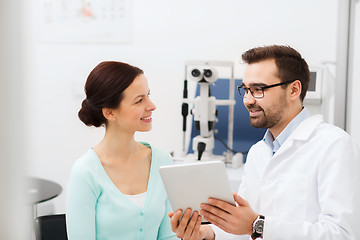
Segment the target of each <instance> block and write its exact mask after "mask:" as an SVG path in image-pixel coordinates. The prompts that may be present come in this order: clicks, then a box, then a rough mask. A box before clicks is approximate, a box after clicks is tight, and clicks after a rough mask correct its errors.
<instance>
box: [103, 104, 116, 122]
mask: <svg viewBox="0 0 360 240" xmlns="http://www.w3.org/2000/svg"><path fill="white" fill-rule="evenodd" d="M101 110H102V114H103V115H104V117H105V118H106V119H107V120H108V121H113V120H115V114H114V110H113V109H111V108H105V107H103V108H102V109H101Z"/></svg>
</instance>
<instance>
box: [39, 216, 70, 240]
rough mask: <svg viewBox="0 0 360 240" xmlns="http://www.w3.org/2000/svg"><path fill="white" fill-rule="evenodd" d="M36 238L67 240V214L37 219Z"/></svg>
mask: <svg viewBox="0 0 360 240" xmlns="http://www.w3.org/2000/svg"><path fill="white" fill-rule="evenodd" d="M35 236H36V240H67V239H68V238H67V232H66V220H65V214H56V215H46V216H40V217H37V218H36V219H35Z"/></svg>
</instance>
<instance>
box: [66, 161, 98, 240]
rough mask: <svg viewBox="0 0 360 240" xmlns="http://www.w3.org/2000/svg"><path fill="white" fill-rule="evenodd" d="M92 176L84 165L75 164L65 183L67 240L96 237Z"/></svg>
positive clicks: (95, 195) (94, 194)
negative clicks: (66, 183)
mask: <svg viewBox="0 0 360 240" xmlns="http://www.w3.org/2000/svg"><path fill="white" fill-rule="evenodd" d="M96 201H97V194H96V189H95V185H94V182H93V178H92V177H91V175H90V174H89V173H88V172H86V170H84V166H82V165H79V164H75V165H74V167H73V169H72V172H71V175H70V179H69V182H68V185H67V199H66V227H67V234H68V239H69V240H78V239H87V240H95V239H96V229H95V205H96Z"/></svg>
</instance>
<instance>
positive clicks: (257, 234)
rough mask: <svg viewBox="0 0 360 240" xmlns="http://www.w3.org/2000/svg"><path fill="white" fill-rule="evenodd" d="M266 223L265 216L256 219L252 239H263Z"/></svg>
mask: <svg viewBox="0 0 360 240" xmlns="http://www.w3.org/2000/svg"><path fill="white" fill-rule="evenodd" d="M264 222H265V217H264V216H263V215H259V216H258V217H257V218H256V219H255V221H254V223H253V233H252V234H251V238H252V239H253V240H255V239H257V238H262V236H263V231H264Z"/></svg>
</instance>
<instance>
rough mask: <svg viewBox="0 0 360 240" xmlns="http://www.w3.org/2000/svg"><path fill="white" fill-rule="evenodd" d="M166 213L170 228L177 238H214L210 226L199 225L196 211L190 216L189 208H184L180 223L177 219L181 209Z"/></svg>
mask: <svg viewBox="0 0 360 240" xmlns="http://www.w3.org/2000/svg"><path fill="white" fill-rule="evenodd" d="M168 215H169V217H170V223H171V229H172V231H173V232H174V233H176V236H177V237H178V238H182V239H184V240H201V239H209V240H212V239H214V238H215V235H214V233H213V231H212V228H211V227H210V226H205V225H201V216H200V215H199V213H198V212H197V211H195V212H194V213H193V214H192V216H191V209H189V208H188V209H186V211H185V213H184V216H183V217H182V219H181V221H180V223H179V219H180V217H181V215H182V210H180V209H179V210H177V211H176V212H175V213H173V212H169V214H168ZM190 217H191V218H190Z"/></svg>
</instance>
